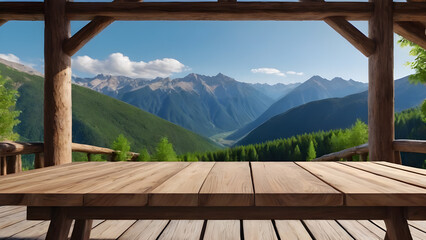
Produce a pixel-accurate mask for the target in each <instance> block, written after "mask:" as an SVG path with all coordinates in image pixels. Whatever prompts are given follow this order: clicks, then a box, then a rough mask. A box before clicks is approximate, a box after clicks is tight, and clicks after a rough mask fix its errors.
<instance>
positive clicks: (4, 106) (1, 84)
mask: <svg viewBox="0 0 426 240" xmlns="http://www.w3.org/2000/svg"><path fill="white" fill-rule="evenodd" d="M18 96H19V95H18V91H16V90H15V89H13V86H12V81H10V80H7V79H6V78H3V77H2V76H0V141H4V140H10V141H14V140H18V138H19V135H18V134H17V133H15V132H14V131H13V128H14V127H15V126H16V125H18V123H19V122H20V121H19V120H18V119H17V118H18V117H19V114H20V111H16V110H15V105H16V101H17V98H18Z"/></svg>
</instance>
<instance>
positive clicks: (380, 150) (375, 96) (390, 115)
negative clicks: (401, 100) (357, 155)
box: [368, 0, 395, 162]
mask: <svg viewBox="0 0 426 240" xmlns="http://www.w3.org/2000/svg"><path fill="white" fill-rule="evenodd" d="M370 1H372V2H374V11H373V14H372V16H371V18H370V20H369V22H368V23H369V37H370V38H371V39H373V40H374V41H375V42H376V50H375V52H374V53H373V54H372V55H371V56H370V57H369V59H368V79H369V81H368V129H369V138H368V148H369V154H370V160H372V161H376V160H382V161H388V162H394V153H393V148H392V142H393V140H394V137H395V133H394V79H393V17H392V4H393V3H392V0H370Z"/></svg>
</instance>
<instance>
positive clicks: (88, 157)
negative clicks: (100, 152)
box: [87, 153, 92, 162]
mask: <svg viewBox="0 0 426 240" xmlns="http://www.w3.org/2000/svg"><path fill="white" fill-rule="evenodd" d="M91 160H92V154H90V153H88V154H87V161H88V162H91Z"/></svg>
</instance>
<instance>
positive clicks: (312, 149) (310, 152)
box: [306, 140, 317, 161]
mask: <svg viewBox="0 0 426 240" xmlns="http://www.w3.org/2000/svg"><path fill="white" fill-rule="evenodd" d="M316 157H317V153H316V152H315V147H314V143H313V142H312V140H311V141H310V142H309V147H308V153H307V157H306V160H308V161H309V160H312V159H315V158H316Z"/></svg>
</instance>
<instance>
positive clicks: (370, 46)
mask: <svg viewBox="0 0 426 240" xmlns="http://www.w3.org/2000/svg"><path fill="white" fill-rule="evenodd" d="M324 22H326V23H327V24H328V25H329V26H330V27H332V28H333V29H334V30H335V31H336V32H338V33H339V34H340V35H341V36H342V37H344V38H345V39H346V40H348V42H350V43H351V44H352V45H353V46H354V47H355V48H356V49H358V50H359V51H360V52H361V53H362V54H364V55H365V56H366V57H369V56H370V55H371V54H373V53H374V50H375V49H376V44H375V42H374V41H373V40H371V39H370V38H368V37H367V36H365V35H364V33H362V32H361V31H359V30H358V28H356V27H354V26H353V25H352V24H351V23H350V22H348V21H347V20H346V19H344V18H343V17H329V18H326V19H324Z"/></svg>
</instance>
